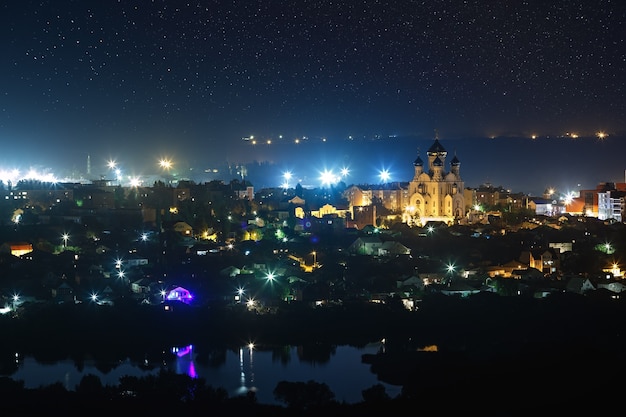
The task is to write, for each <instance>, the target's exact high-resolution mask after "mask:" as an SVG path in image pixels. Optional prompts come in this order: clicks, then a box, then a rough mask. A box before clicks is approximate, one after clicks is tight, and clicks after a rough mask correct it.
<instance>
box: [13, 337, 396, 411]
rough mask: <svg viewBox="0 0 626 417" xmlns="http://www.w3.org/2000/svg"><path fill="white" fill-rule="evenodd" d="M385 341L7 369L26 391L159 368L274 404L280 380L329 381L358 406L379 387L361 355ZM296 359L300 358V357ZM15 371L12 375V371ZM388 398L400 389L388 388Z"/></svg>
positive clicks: (172, 352) (188, 348)
mask: <svg viewBox="0 0 626 417" xmlns="http://www.w3.org/2000/svg"><path fill="white" fill-rule="evenodd" d="M380 348H381V343H375V344H371V345H367V346H365V347H353V346H334V345H322V344H310V345H301V346H260V345H255V344H252V343H250V344H246V345H242V346H237V347H215V346H212V347H208V348H206V349H205V350H203V348H202V346H196V345H183V346H174V347H171V348H169V349H165V350H161V351H160V356H159V355H156V356H155V355H154V354H141V355H137V357H135V358H133V359H129V358H126V359H125V360H117V361H116V360H112V361H111V360H110V361H104V362H106V363H103V361H100V362H99V361H98V360H94V359H93V358H82V359H81V360H79V361H77V360H76V359H77V358H71V359H62V360H57V361H54V362H50V361H48V362H47V363H41V362H39V361H38V360H36V359H35V358H34V357H32V356H28V355H25V356H22V355H21V354H19V353H18V354H16V355H15V356H12V357H11V358H10V359H9V358H7V359H9V360H8V361H7V360H6V359H5V365H6V362H9V363H10V365H9V366H8V367H4V369H5V371H9V372H7V374H9V375H10V376H11V378H12V379H14V380H20V381H23V382H24V386H25V387H26V388H38V387H41V386H47V385H51V384H54V383H59V382H60V383H62V384H63V386H64V387H65V388H66V389H68V390H74V389H76V386H77V385H78V384H79V383H80V381H81V379H82V377H84V376H85V375H95V376H97V377H98V378H100V380H101V382H102V384H103V385H118V384H119V382H120V378H121V377H123V376H134V377H145V376H148V375H156V374H157V373H158V372H159V371H160V370H161V369H163V370H173V371H175V372H176V373H178V374H184V375H188V376H190V377H192V378H202V379H204V381H205V383H206V385H207V386H212V387H216V388H218V387H220V388H224V389H226V390H227V392H228V394H229V395H230V396H239V395H246V394H247V393H249V392H254V393H255V395H256V397H257V400H258V401H259V402H261V403H272V404H274V403H276V401H275V399H274V397H273V390H274V388H275V387H276V385H277V384H278V382H280V381H289V382H297V381H302V382H306V381H309V380H313V381H316V382H320V383H325V384H327V385H328V386H329V388H330V389H331V391H332V392H333V393H335V396H336V399H337V400H338V401H346V402H358V401H361V400H362V391H363V390H364V389H367V388H370V387H371V386H373V385H375V384H378V383H381V382H380V381H379V380H378V379H377V376H376V375H375V374H374V373H372V372H371V370H370V366H369V365H368V364H365V363H363V362H362V355H363V354H375V353H377V352H378V351H379V350H380ZM296 358H297V359H296ZM11 371H13V372H11ZM384 385H385V386H386V388H387V392H388V394H389V395H391V396H393V395H394V394H397V393H399V391H400V387H396V386H391V385H388V384H384Z"/></svg>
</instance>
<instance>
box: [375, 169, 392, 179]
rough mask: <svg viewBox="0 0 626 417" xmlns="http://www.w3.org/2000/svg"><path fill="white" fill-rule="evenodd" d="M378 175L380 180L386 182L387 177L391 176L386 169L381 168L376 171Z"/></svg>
mask: <svg viewBox="0 0 626 417" xmlns="http://www.w3.org/2000/svg"><path fill="white" fill-rule="evenodd" d="M378 177H379V178H380V181H381V182H387V181H389V178H390V177H391V174H389V171H388V170H386V169H383V170H381V171H380V172H379V173H378Z"/></svg>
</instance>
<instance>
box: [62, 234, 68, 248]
mask: <svg viewBox="0 0 626 417" xmlns="http://www.w3.org/2000/svg"><path fill="white" fill-rule="evenodd" d="M69 238H70V235H68V234H67V233H63V234H62V235H61V239H62V240H63V247H64V248H67V241H68V240H69Z"/></svg>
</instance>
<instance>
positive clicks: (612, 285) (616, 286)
mask: <svg viewBox="0 0 626 417" xmlns="http://www.w3.org/2000/svg"><path fill="white" fill-rule="evenodd" d="M600 288H604V289H607V290H609V291H611V292H612V293H615V294H619V293H621V292H622V291H626V285H624V284H622V283H621V282H619V281H608V282H599V283H598V289H600Z"/></svg>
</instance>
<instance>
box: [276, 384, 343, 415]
mask: <svg viewBox="0 0 626 417" xmlns="http://www.w3.org/2000/svg"><path fill="white" fill-rule="evenodd" d="M274 398H275V399H276V400H278V401H282V402H283V403H285V404H286V405H287V407H289V408H293V409H296V410H300V411H303V410H310V409H311V408H315V407H316V406H327V405H330V404H331V403H333V402H334V401H335V394H334V393H333V392H332V391H331V390H330V388H329V387H328V385H326V384H324V383H319V382H315V381H312V380H309V381H308V382H288V381H280V382H279V383H278V384H276V388H274Z"/></svg>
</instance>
